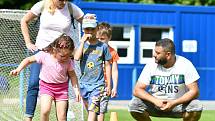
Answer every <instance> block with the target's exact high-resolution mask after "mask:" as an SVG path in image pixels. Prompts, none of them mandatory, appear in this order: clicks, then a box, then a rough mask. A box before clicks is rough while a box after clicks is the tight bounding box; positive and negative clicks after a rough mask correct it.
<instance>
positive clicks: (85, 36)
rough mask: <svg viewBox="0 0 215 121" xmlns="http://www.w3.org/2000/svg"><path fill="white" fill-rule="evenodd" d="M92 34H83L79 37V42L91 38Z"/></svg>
mask: <svg viewBox="0 0 215 121" xmlns="http://www.w3.org/2000/svg"><path fill="white" fill-rule="evenodd" d="M92 37H93V36H92V34H84V35H83V36H82V38H81V42H86V41H87V40H90V39H91V38H92Z"/></svg>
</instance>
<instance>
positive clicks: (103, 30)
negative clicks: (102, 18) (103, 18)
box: [97, 22, 112, 38]
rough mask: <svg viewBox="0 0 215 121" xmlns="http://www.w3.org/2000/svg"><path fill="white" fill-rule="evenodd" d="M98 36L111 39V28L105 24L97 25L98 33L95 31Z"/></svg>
mask: <svg viewBox="0 0 215 121" xmlns="http://www.w3.org/2000/svg"><path fill="white" fill-rule="evenodd" d="M97 34H98V35H107V36H108V38H111V37H112V28H111V26H110V24H108V23H106V22H101V23H100V24H99V25H98V31H97Z"/></svg>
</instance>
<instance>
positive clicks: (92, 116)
mask: <svg viewBox="0 0 215 121" xmlns="http://www.w3.org/2000/svg"><path fill="white" fill-rule="evenodd" d="M96 120H97V114H96V113H95V112H93V111H88V121H96Z"/></svg>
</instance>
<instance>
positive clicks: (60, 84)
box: [10, 34, 81, 121]
mask: <svg viewBox="0 0 215 121" xmlns="http://www.w3.org/2000/svg"><path fill="white" fill-rule="evenodd" d="M73 51H74V43H73V40H72V39H71V38H70V37H69V36H66V35H65V34H63V35H61V36H60V37H59V38H57V39H56V40H55V41H54V42H53V43H51V44H50V45H49V46H48V47H47V48H46V49H45V51H40V52H39V53H37V54H35V55H33V56H30V57H27V58H25V59H24V60H23V61H22V62H21V63H20V65H19V66H18V67H17V68H16V69H15V70H12V71H11V72H10V75H15V76H16V75H18V74H19V73H20V71H21V70H22V69H24V68H25V67H26V66H28V65H29V64H31V63H33V62H37V63H40V64H41V65H42V67H41V70H40V76H39V77H40V101H41V114H40V115H41V116H40V118H41V121H47V120H49V114H50V111H51V106H52V101H53V100H54V101H55V102H56V111H57V119H58V120H59V121H66V113H67V107H68V80H69V79H70V80H71V82H72V85H73V88H74V92H75V95H76V97H77V101H79V100H80V98H81V97H80V91H79V85H78V81H77V77H76V74H75V71H74V63H73V60H72V59H71V55H72V53H73Z"/></svg>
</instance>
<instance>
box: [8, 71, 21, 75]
mask: <svg viewBox="0 0 215 121" xmlns="http://www.w3.org/2000/svg"><path fill="white" fill-rule="evenodd" d="M19 72H20V71H18V70H17V69H15V70H12V71H11V72H10V74H9V75H10V76H17V75H19Z"/></svg>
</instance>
